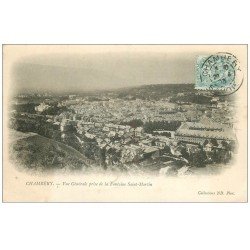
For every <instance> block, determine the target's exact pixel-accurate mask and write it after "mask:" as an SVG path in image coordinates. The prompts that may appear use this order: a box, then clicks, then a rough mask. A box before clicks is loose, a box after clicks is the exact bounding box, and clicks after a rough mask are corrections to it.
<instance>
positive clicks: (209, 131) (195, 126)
mask: <svg viewBox="0 0 250 250" xmlns="http://www.w3.org/2000/svg"><path fill="white" fill-rule="evenodd" d="M175 139H176V140H178V141H183V142H192V143H199V144H203V143H204V142H205V141H206V140H208V139H216V140H217V141H218V142H220V141H228V142H230V141H236V136H235V133H234V131H233V130H232V129H231V128H229V127H227V126H225V124H224V125H221V124H219V123H215V122H207V121H206V122H185V123H183V124H182V125H181V126H180V127H179V128H178V129H177V130H176V133H175Z"/></svg>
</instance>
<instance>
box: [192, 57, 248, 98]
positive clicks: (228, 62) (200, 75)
mask: <svg viewBox="0 0 250 250" xmlns="http://www.w3.org/2000/svg"><path fill="white" fill-rule="evenodd" d="M242 82H243V73H242V70H241V67H240V62H239V61H238V59H237V58H236V57H235V56H234V55H233V54H231V53H224V52H223V53H222V52H220V53H217V54H214V55H210V56H199V57H198V58H197V64H196V85H195V88H196V89H198V90H210V91H214V92H215V93H216V94H219V95H229V94H232V93H234V92H236V91H237V90H238V89H239V88H240V86H241V84H242Z"/></svg>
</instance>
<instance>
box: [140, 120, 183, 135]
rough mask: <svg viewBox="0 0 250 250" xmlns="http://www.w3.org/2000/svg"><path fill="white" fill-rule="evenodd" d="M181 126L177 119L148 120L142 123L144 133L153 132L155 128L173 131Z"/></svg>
mask: <svg viewBox="0 0 250 250" xmlns="http://www.w3.org/2000/svg"><path fill="white" fill-rule="evenodd" d="M180 126H181V122H179V121H171V122H168V121H150V122H146V123H145V124H144V127H143V128H144V131H145V132H146V133H153V131H155V130H159V131H160V130H169V131H175V130H176V129H177V128H179V127H180Z"/></svg>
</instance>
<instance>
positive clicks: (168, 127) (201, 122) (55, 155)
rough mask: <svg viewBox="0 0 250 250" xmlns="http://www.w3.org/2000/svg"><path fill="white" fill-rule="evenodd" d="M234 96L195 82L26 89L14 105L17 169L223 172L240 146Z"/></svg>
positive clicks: (176, 173)
mask: <svg viewBox="0 0 250 250" xmlns="http://www.w3.org/2000/svg"><path fill="white" fill-rule="evenodd" d="M236 107H237V100H236V99H234V98H233V97H232V96H216V95H213V94H211V93H210V92H209V91H199V90H195V87H194V84H148V85H142V86H136V87H126V88H117V89H110V90H109V89H107V90H100V91H97V90H95V91H82V92H81V91H75V92H74V91H72V92H71V91H68V92H67V93H66V92H64V93H56V92H50V91H38V92H36V91H26V92H24V93H18V94H16V95H15V96H14V97H13V98H12V100H11V103H10V109H9V119H8V120H9V121H8V122H9V124H8V126H9V128H10V132H9V137H10V142H11V143H10V158H11V160H12V162H14V163H15V165H16V166H17V167H18V168H19V169H20V170H24V169H26V170H29V171H38V172H40V171H42V172H44V171H48V172H49V171H62V172H63V171H81V172H86V173H91V172H100V173H106V172H124V173H126V174H154V175H166V176H181V175H196V174H218V173H220V172H221V171H224V170H225V169H226V168H229V167H230V165H231V163H232V162H233V161H234V158H235V157H234V156H235V155H236V154H237V137H236V134H237V133H236V132H237V113H236Z"/></svg>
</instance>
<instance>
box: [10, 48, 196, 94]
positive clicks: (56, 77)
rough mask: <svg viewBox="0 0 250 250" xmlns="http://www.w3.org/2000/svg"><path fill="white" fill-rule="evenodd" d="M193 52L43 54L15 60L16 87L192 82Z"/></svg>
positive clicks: (65, 88)
mask: <svg viewBox="0 0 250 250" xmlns="http://www.w3.org/2000/svg"><path fill="white" fill-rule="evenodd" d="M196 59H197V55H196V54H195V53H186V54H183V53H174V54H173V53H159V52H155V53H154V52H150V53H142V52H133V53H132V52H114V53H112V52H109V53H96V54H93V53H92V54H69V53H65V54H49V55H48V54H47V55H39V56H37V55H36V56H29V57H27V58H25V57H24V58H22V60H19V61H18V62H17V63H16V64H15V66H14V68H13V80H14V81H13V84H14V88H15V89H16V90H18V91H22V90H25V89H29V90H50V91H85V90H95V89H108V88H120V87H127V86H137V85H144V84H166V83H194V82H195V63H196Z"/></svg>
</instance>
